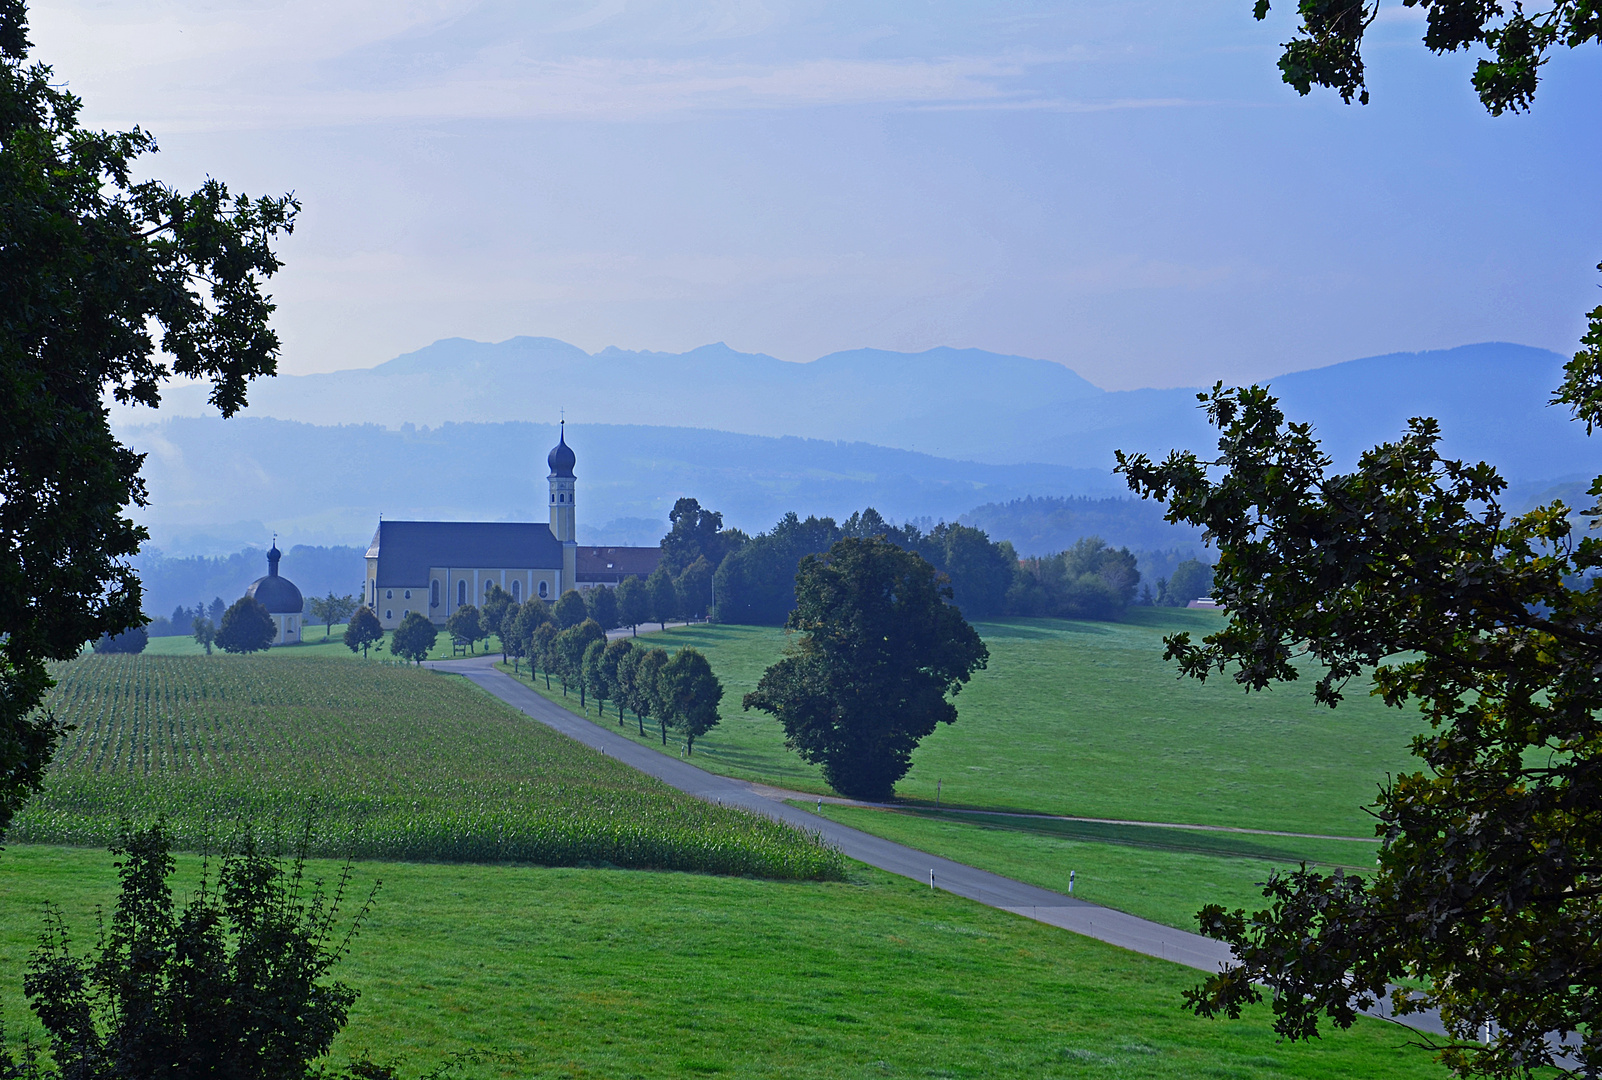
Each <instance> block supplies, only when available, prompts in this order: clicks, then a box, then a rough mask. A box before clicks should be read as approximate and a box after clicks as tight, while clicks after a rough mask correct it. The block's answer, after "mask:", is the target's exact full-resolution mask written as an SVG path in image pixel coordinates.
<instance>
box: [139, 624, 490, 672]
mask: <svg viewBox="0 0 1602 1080" xmlns="http://www.w3.org/2000/svg"><path fill="white" fill-rule="evenodd" d="M325 629H327V628H325V627H324V626H323V625H322V624H321V623H319V624H317V625H315V626H307V627H306V628H305V631H304V632H303V635H302V636H303V637H304V638H305V640H303V641H299V642H296V643H294V644H292V645H275V646H273V647H272V648H271V649H268V650H267V651H266V652H265V653H263V654H262V655H264V656H273V657H279V658H297V659H298V658H301V657H307V656H321V657H336V658H338V659H341V660H362V659H366V660H367V661H368V662H369V663H371V662H373V661H375V660H378V661H383V662H386V663H399V662H400V661H399V660H398V659H397V658H396V657H392V656H391V655H390V654H389V641H390V638H392V637H394V632H393V631H391V632H389V633H386V634H385V635H384V640H383V643H382V644H383V647H382V648H370V649H369V650H368V655H367V656H366V657H363V656H362V654H361V653H357V652H351V651H350V650H349V649H347V648H345V625H344V624H343V623H336V624H335V625H334V626H333V628H332V629H331V630H330V632H329V633H328V635H327V636H326V637H325V636H324V634H323V631H324V630H325ZM500 647H501V646H500V639H499V638H496V637H493V636H492V637H491V638H490V639H489V640H488V641H487V642H484V641H480V642H478V643H477V644H476V645H475V646H474V652H475V653H476V654H477V655H480V656H482V655H483V654H484V653H486V652H498V651H499V650H500ZM221 652H222V650H221V649H218V648H216V647H215V646H213V648H212V655H213V656H216V655H218V654H220V653H221ZM143 655H146V656H205V655H206V650H205V649H204V648H203V647H202V646H200V645H198V644H196V643H195V639H194V638H192V637H188V636H185V637H157V638H151V639H150V643H149V644H148V645H146V646H145V651H144V654H143ZM453 655H454V654H453V653H452V651H451V636H450V635H449V634H447V633H446V632H445V631H444V630H440V632H439V637H438V639H436V640H435V642H434V648H433V649H432V650H431V651H430V652H429V654H428V659H430V660H449V659H451V658H452V656H453Z"/></svg>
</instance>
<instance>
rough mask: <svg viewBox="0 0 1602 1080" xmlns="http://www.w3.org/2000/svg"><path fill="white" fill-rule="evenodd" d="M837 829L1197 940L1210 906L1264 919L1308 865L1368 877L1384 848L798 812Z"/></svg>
mask: <svg viewBox="0 0 1602 1080" xmlns="http://www.w3.org/2000/svg"><path fill="white" fill-rule="evenodd" d="M796 805H798V806H804V807H805V808H806V809H808V810H813V811H814V812H815V813H816V812H821V813H822V814H823V816H825V817H827V818H830V819H832V820H834V821H838V822H841V823H843V824H846V825H850V826H852V827H853V828H857V829H861V830H863V831H864V832H870V833H873V834H875V835H876V836H882V837H884V838H885V839H887V840H895V841H897V842H898V843H902V844H906V845H908V846H909V847H915V848H919V849H920V850H923V851H931V852H934V853H935V854H937V855H943V856H945V857H946V858H948V859H954V860H956V861H958V862H963V863H967V864H968V865H970V866H977V867H980V868H981V869H984V870H989V871H991V872H993V873H997V874H1003V875H1005V876H1007V877H1010V878H1016V879H1017V880H1019V881H1027V882H1029V883H1030V884H1031V885H1039V886H1040V887H1042V888H1046V889H1055V890H1056V891H1057V892H1061V893H1066V892H1068V884H1069V882H1068V875H1069V873H1070V872H1072V873H1073V875H1074V882H1073V894H1074V895H1075V896H1076V897H1078V898H1079V899H1081V900H1089V901H1090V902H1091V903H1095V904H1103V905H1105V906H1107V907H1111V908H1117V909H1118V910H1119V911H1127V912H1129V913H1130V914H1132V915H1139V916H1140V917H1141V918H1143V919H1151V920H1153V921H1154V922H1160V923H1163V924H1164V925H1167V926H1174V927H1178V928H1179V929H1181V930H1189V931H1191V932H1192V933H1194V932H1195V931H1196V912H1197V911H1199V910H1200V909H1201V907H1202V905H1203V904H1208V903H1217V904H1223V905H1224V906H1225V907H1228V908H1237V907H1243V908H1245V909H1246V910H1248V911H1256V910H1258V909H1259V908H1261V907H1262V906H1263V896H1262V890H1261V889H1260V888H1259V887H1258V883H1260V882H1262V881H1265V880H1266V879H1267V878H1268V874H1269V872H1270V871H1271V870H1273V869H1275V868H1279V869H1294V868H1295V867H1296V866H1298V865H1299V864H1300V863H1302V862H1304V861H1305V862H1308V863H1313V864H1318V865H1321V866H1322V867H1324V868H1326V871H1327V870H1328V869H1329V868H1332V867H1335V866H1340V867H1343V868H1345V869H1347V870H1364V869H1368V868H1371V867H1372V866H1373V864H1374V853H1375V851H1376V850H1377V847H1376V845H1374V844H1372V843H1365V842H1361V841H1357V842H1354V841H1349V840H1348V841H1331V840H1303V839H1292V838H1284V837H1271V836H1250V835H1242V834H1239V833H1216V832H1193V831H1190V830H1180V829H1157V828H1148V827H1139V826H1127V825H1125V826H1118V825H1095V824H1090V823H1083V822H1064V821H1049V820H1047V821H1042V820H1033V821H1031V820H1027V819H1012V820H1007V819H1003V818H995V817H992V818H988V819H984V823H983V824H980V823H977V822H975V821H974V819H972V818H965V817H962V816H958V815H951V814H941V813H939V812H936V811H915V812H902V811H891V810H875V809H868V808H863V807H852V806H831V805H829V804H827V803H826V804H824V806H823V807H822V809H821V811H819V810H817V809H816V808H815V805H814V804H812V803H797V804H796Z"/></svg>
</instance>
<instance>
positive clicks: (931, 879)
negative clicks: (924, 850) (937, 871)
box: [929, 866, 934, 889]
mask: <svg viewBox="0 0 1602 1080" xmlns="http://www.w3.org/2000/svg"><path fill="white" fill-rule="evenodd" d="M929 888H931V889H932V888H934V867H932V866H931V867H930V868H929Z"/></svg>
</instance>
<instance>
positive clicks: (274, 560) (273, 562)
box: [267, 536, 284, 577]
mask: <svg viewBox="0 0 1602 1080" xmlns="http://www.w3.org/2000/svg"><path fill="white" fill-rule="evenodd" d="M283 557H284V553H283V552H281V551H279V550H278V537H276V536H274V537H273V546H272V547H271V548H269V549H268V550H267V576H268V577H277V576H278V560H279V559H282V558H283Z"/></svg>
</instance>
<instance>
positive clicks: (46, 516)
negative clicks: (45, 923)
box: [0, 0, 298, 831]
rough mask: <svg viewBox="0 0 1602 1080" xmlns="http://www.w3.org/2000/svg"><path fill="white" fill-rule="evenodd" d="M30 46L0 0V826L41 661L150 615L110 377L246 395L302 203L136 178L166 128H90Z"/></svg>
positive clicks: (25, 743)
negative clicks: (188, 383)
mask: <svg viewBox="0 0 1602 1080" xmlns="http://www.w3.org/2000/svg"><path fill="white" fill-rule="evenodd" d="M29 49H30V46H29V42H28V33H27V10H26V6H25V5H24V4H23V3H22V2H21V0H0V456H3V463H0V831H3V830H4V829H5V827H6V825H7V823H8V822H9V821H10V819H11V816H12V815H13V814H14V813H15V812H16V810H17V809H18V808H19V807H20V806H21V805H22V803H23V801H24V800H25V799H26V798H27V796H28V794H29V793H30V792H32V791H35V790H37V789H38V786H39V783H40V781H41V778H42V776H43V772H44V767H45V764H46V763H47V762H48V760H49V758H50V754H51V751H52V750H53V749H54V747H55V744H56V741H57V739H58V738H59V736H60V730H59V728H58V726H57V725H56V723H55V721H54V720H53V719H52V718H51V716H50V714H49V713H48V712H45V713H40V712H38V711H37V710H38V706H39V705H40V704H41V702H43V700H44V697H45V694H46V692H47V691H48V690H49V689H50V687H51V685H52V682H51V679H50V676H49V674H48V671H47V669H46V664H47V663H48V662H50V661H52V660H67V659H70V658H72V657H74V656H76V655H77V654H78V651H79V650H80V649H81V648H82V647H83V645H84V643H85V642H88V641H95V640H98V639H99V638H100V637H101V636H102V635H104V634H118V633H121V632H122V631H123V630H126V629H128V628H129V627H131V626H136V625H142V624H143V622H144V616H143V615H142V614H141V613H140V608H141V596H140V590H139V580H138V577H137V576H136V575H135V573H134V571H133V569H132V568H131V567H130V566H129V565H128V559H129V558H130V557H131V556H133V554H134V553H135V552H136V551H137V550H138V548H139V545H140V543H141V542H142V541H143V540H145V539H146V533H145V531H144V529H142V528H141V527H139V526H137V525H135V524H134V523H133V522H132V521H131V520H129V518H128V517H127V516H126V514H125V510H126V509H127V507H128V506H129V504H130V503H132V504H136V505H140V506H142V505H144V503H145V486H144V483H143V481H142V480H141V479H140V476H139V469H140V465H141V463H142V461H143V458H142V456H141V455H139V454H136V453H134V452H133V451H132V450H130V449H129V448H128V447H126V446H124V445H123V444H122V443H120V442H118V441H117V439H116V438H115V437H114V436H113V434H112V431H111V427H110V424H109V422H108V418H107V411H106V408H105V406H104V404H103V395H105V394H106V393H108V392H109V393H110V394H111V396H113V397H114V398H116V400H118V401H120V402H137V403H139V404H143V405H149V406H155V405H157V404H159V403H160V400H161V394H160V390H161V386H162V384H163V382H164V381H165V380H166V379H167V378H168V377H169V376H172V375H180V376H184V377H193V378H200V379H205V380H208V381H209V382H210V383H211V402H212V404H213V405H214V406H216V407H217V409H218V411H220V412H221V413H222V414H223V415H224V416H232V415H233V414H234V413H236V412H238V411H239V409H240V408H242V407H243V406H244V404H245V390H246V386H247V384H248V383H249V381H250V380H251V379H253V378H255V377H257V376H260V375H270V374H272V372H273V371H274V369H275V366H276V363H277V355H278V338H277V337H276V336H275V335H274V333H273V332H272V330H271V329H270V328H269V327H268V317H269V315H271V313H272V311H273V305H272V303H271V302H270V301H269V299H268V297H267V296H266V295H264V293H263V291H262V285H263V282H264V281H265V280H266V279H267V278H268V277H270V276H271V275H272V274H273V272H274V271H276V270H277V269H278V267H279V262H278V259H277V257H276V256H275V255H274V253H273V250H272V242H273V241H274V239H275V238H276V237H278V236H279V235H280V234H283V233H287V232H289V231H290V229H291V227H292V225H293V223H294V217H295V213H296V211H297V210H298V205H297V204H296V202H295V200H294V199H293V198H289V197H283V198H275V199H274V198H267V199H254V200H253V199H249V198H246V197H244V196H237V197H236V196H234V195H232V194H230V193H229V190H228V188H227V187H226V186H224V185H223V184H222V183H220V182H218V181H216V180H208V181H206V183H205V184H203V185H202V186H201V187H200V189H199V190H197V191H195V192H192V193H188V194H185V193H183V192H180V191H177V190H175V189H173V188H171V187H169V186H167V185H166V184H163V183H161V182H160V181H156V180H143V181H136V180H134V179H133V172H134V169H135V168H136V162H137V159H138V158H140V157H141V156H143V155H145V154H147V153H151V152H153V151H154V150H155V149H156V144H155V140H154V139H153V138H152V137H151V136H150V135H149V134H148V133H147V132H144V131H141V130H139V129H137V128H136V129H134V130H133V131H129V132H104V131H90V130H86V129H85V128H83V127H82V126H81V125H80V123H79V108H80V102H79V100H78V99H77V98H75V97H73V96H72V95H71V94H70V93H68V92H67V91H66V90H65V89H64V88H63V87H62V86H61V84H60V83H59V82H58V81H56V80H55V78H54V76H53V75H52V73H51V71H50V69H49V68H48V67H46V66H45V65H43V64H38V63H29V61H28V53H29ZM158 347H159V352H158Z"/></svg>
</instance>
